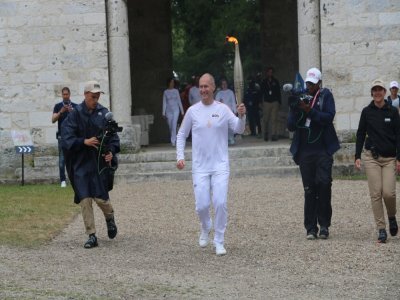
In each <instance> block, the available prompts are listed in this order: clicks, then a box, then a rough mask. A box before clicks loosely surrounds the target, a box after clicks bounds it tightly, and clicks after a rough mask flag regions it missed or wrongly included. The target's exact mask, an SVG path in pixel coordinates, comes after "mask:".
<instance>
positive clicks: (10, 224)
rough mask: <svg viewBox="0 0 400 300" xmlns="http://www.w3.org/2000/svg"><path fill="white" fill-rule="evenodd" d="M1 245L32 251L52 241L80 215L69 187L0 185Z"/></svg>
mask: <svg viewBox="0 0 400 300" xmlns="http://www.w3.org/2000/svg"><path fill="white" fill-rule="evenodd" d="M0 207H1V209H0V228H1V230H0V244H1V245H11V246H23V247H34V246H38V245H41V244H43V243H45V242H47V241H49V240H51V239H52V238H53V237H54V236H55V235H56V234H57V233H59V232H60V230H62V229H63V228H64V227H65V226H66V225H67V224H68V222H70V221H71V220H72V218H73V217H74V216H75V215H76V214H77V213H78V212H79V206H78V205H76V204H74V203H73V190H72V188H71V187H70V186H68V187H67V188H60V186H59V185H58V184H57V185H25V186H20V185H2V186H1V187H0Z"/></svg>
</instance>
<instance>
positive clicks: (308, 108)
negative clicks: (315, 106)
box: [299, 100, 311, 113]
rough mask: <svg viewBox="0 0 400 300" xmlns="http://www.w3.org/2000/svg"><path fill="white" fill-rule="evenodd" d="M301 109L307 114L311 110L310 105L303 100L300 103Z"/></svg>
mask: <svg viewBox="0 0 400 300" xmlns="http://www.w3.org/2000/svg"><path fill="white" fill-rule="evenodd" d="M299 107H300V109H301V110H302V111H304V112H305V113H309V112H310V110H311V106H310V104H306V103H305V102H304V101H303V100H300V102H299Z"/></svg>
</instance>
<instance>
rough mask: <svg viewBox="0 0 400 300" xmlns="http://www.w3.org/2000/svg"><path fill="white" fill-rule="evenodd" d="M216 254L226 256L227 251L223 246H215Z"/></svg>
mask: <svg viewBox="0 0 400 300" xmlns="http://www.w3.org/2000/svg"><path fill="white" fill-rule="evenodd" d="M215 254H217V255H218V256H222V255H225V254H226V249H225V247H224V245H223V244H215Z"/></svg>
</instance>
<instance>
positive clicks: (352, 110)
mask: <svg viewBox="0 0 400 300" xmlns="http://www.w3.org/2000/svg"><path fill="white" fill-rule="evenodd" d="M320 14H321V62H322V75H323V83H324V86H326V87H328V88H330V89H331V90H332V92H333V95H334V96H335V100H336V129H337V130H338V131H339V132H340V133H341V135H342V136H345V135H346V132H353V133H354V131H355V130H356V129H357V127H358V122H359V118H360V114H361V110H362V108H363V107H364V106H366V105H367V104H368V103H369V102H370V101H371V99H372V98H371V95H370V88H371V86H370V84H371V82H372V81H373V80H374V79H375V78H378V77H380V78H382V79H383V80H384V81H385V82H386V84H387V85H389V82H390V81H392V80H397V81H399V80H400V68H399V54H400V43H399V35H400V6H399V1H398V0H380V1H371V0H368V1H363V0H321V1H320Z"/></svg>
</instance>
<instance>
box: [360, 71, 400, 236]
mask: <svg viewBox="0 0 400 300" xmlns="http://www.w3.org/2000/svg"><path fill="white" fill-rule="evenodd" d="M385 95H386V88H385V84H384V82H383V81H382V80H381V79H376V80H374V81H373V82H372V85H371V96H372V98H373V100H372V101H371V102H370V104H369V105H368V106H366V107H364V109H363V110H362V112H361V116H360V122H359V124H358V130H357V140H356V154H355V162H354V164H355V167H356V169H359V170H360V169H361V152H362V150H363V147H364V148H365V151H364V152H363V155H362V161H363V163H364V167H365V173H366V174H367V179H368V188H369V194H370V198H371V207H372V212H373V214H374V218H375V224H376V227H377V229H378V242H379V243H385V242H386V240H387V233H386V222H385V215H384V208H383V203H382V200H383V202H384V203H385V206H386V212H387V215H388V221H389V231H390V234H391V235H392V236H395V235H397V232H398V226H397V221H396V171H397V172H400V117H399V114H398V111H397V109H396V108H394V107H392V106H391V105H390V104H389V103H388V102H387V101H385ZM364 143H365V145H364Z"/></svg>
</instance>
